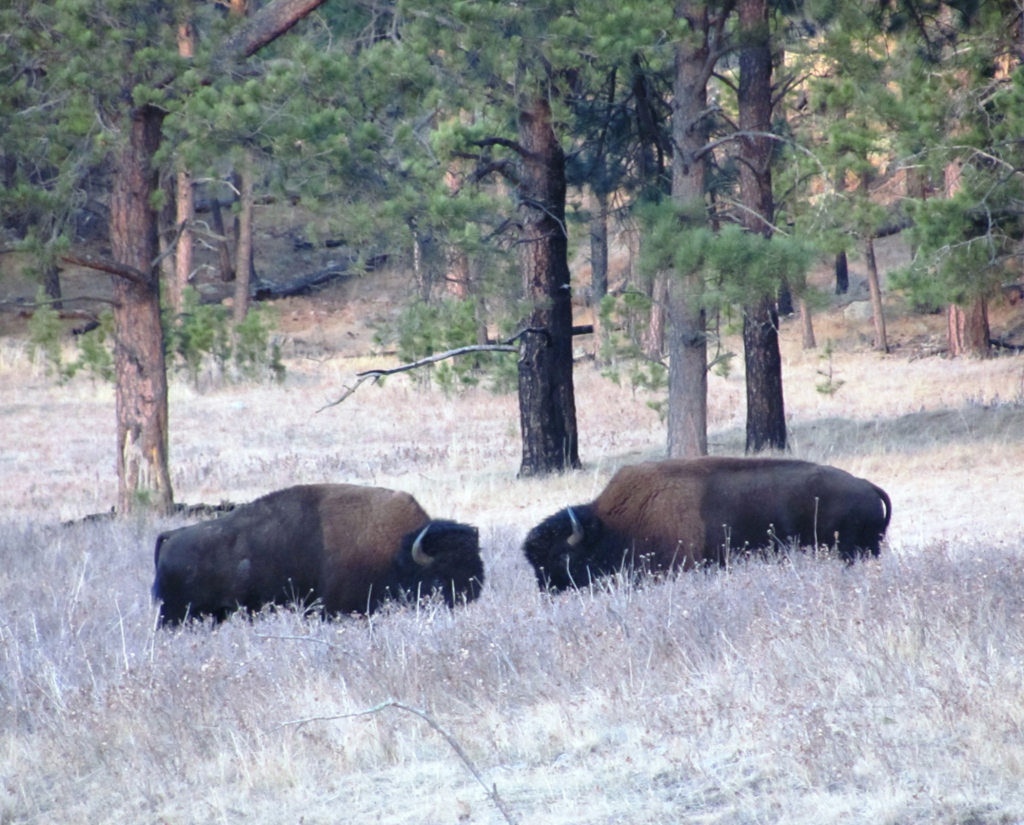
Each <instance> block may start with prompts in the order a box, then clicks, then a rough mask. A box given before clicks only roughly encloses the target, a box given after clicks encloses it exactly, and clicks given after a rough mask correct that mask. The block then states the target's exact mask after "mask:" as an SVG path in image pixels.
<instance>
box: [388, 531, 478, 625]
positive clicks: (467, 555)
mask: <svg viewBox="0 0 1024 825" xmlns="http://www.w3.org/2000/svg"><path fill="white" fill-rule="evenodd" d="M483 584H484V565H483V561H482V560H481V558H480V536H479V532H478V530H477V529H476V528H475V527H472V526H470V525H468V524H459V523H458V522H455V521H443V520H435V521H431V522H428V523H427V525H426V527H424V528H423V529H422V530H417V531H415V532H412V533H409V534H408V535H406V536H405V538H403V539H402V547H401V549H400V550H399V552H398V554H397V555H396V556H395V558H394V562H393V564H392V569H391V575H390V578H389V583H388V586H387V588H386V589H387V590H388V591H389V593H390V595H391V596H405V597H407V598H418V597H420V596H429V595H430V594H431V593H433V592H435V591H436V592H438V593H440V594H441V596H442V597H443V598H444V600H445V602H446V603H447V604H448V606H449V607H454V606H455V604H456V603H458V602H471V601H473V600H474V599H476V598H477V597H478V596H479V595H480V590H481V588H483ZM382 595H386V594H382Z"/></svg>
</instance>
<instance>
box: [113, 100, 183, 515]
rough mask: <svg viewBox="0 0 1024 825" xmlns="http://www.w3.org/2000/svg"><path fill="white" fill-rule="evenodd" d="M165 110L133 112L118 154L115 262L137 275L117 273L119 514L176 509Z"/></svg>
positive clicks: (115, 363)
mask: <svg viewBox="0 0 1024 825" xmlns="http://www.w3.org/2000/svg"><path fill="white" fill-rule="evenodd" d="M162 123H163V113H162V112H160V111H159V110H158V109H156V108H154V107H149V106H144V107H142V108H140V109H136V110H134V111H133V112H132V115H131V118H130V121H129V122H128V123H127V124H126V126H127V127H128V141H127V143H126V145H124V146H123V147H122V148H120V149H119V150H118V151H117V152H116V154H115V157H114V178H113V186H112V191H111V195H110V242H111V248H112V252H113V256H114V260H115V261H117V262H118V263H119V264H122V265H124V266H125V267H129V268H131V269H132V270H134V271H135V273H137V277H133V278H128V277H120V276H118V277H115V278H114V300H115V305H114V326H115V330H116V335H115V337H114V370H115V374H116V377H117V391H116V408H117V483H118V484H117V486H118V491H117V512H118V513H119V514H121V515H125V514H127V513H129V512H131V511H132V510H133V509H134V507H135V506H137V505H138V504H148V505H150V506H152V507H153V508H154V509H156V510H157V511H158V512H160V513H168V512H169V511H170V509H171V504H172V503H173V500H174V498H173V492H172V490H171V478H170V473H169V471H168V466H167V458H168V455H167V452H168V451H167V371H166V367H165V364H164V345H163V342H164V336H163V329H162V328H161V326H160V283H159V278H158V277H157V274H156V272H155V271H154V267H153V261H154V260H155V259H156V257H157V254H158V240H157V225H156V214H155V213H154V212H153V209H152V207H151V205H150V198H151V196H152V194H153V191H154V189H155V187H156V172H155V170H154V169H153V164H152V161H153V156H154V155H155V154H156V150H157V148H158V147H159V145H160V129H161V125H162Z"/></svg>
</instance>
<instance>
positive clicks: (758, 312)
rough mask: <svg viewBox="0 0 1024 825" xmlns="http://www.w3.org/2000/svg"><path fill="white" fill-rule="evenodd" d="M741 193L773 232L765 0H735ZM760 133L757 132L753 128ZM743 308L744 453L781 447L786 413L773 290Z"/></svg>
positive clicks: (760, 225)
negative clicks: (744, 378)
mask: <svg viewBox="0 0 1024 825" xmlns="http://www.w3.org/2000/svg"><path fill="white" fill-rule="evenodd" d="M739 25H740V32H739V35H740V42H741V44H742V46H741V49H740V78H739V94H738V103H739V121H740V122H739V125H740V132H742V133H747V134H746V135H745V136H744V137H743V138H742V139H741V140H740V156H739V169H740V199H741V200H742V202H743V205H744V207H745V209H744V210H743V225H744V227H746V229H747V231H748V232H752V233H758V234H760V235H763V236H764V237H766V238H770V237H771V235H772V226H773V221H774V218H775V203H774V200H773V198H772V169H771V163H772V141H771V139H770V138H768V137H763V136H762V135H763V134H766V133H769V132H771V128H772V53H771V41H770V32H769V28H768V3H767V0H740V2H739ZM755 133H761V134H755ZM752 298H753V300H752V301H751V302H750V303H748V304H747V305H746V306H745V307H744V308H743V353H744V362H745V364H746V373H747V444H746V451H747V452H748V453H756V452H760V451H762V450H768V449H774V450H784V449H786V413H785V404H784V402H783V394H782V356H781V354H780V353H779V314H778V309H777V306H776V302H775V297H774V296H773V295H755V296H752Z"/></svg>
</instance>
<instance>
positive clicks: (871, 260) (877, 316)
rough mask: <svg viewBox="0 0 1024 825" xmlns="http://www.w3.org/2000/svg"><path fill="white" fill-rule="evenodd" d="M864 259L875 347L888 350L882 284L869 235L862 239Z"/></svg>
mask: <svg viewBox="0 0 1024 825" xmlns="http://www.w3.org/2000/svg"><path fill="white" fill-rule="evenodd" d="M864 260H865V264H866V265H867V269H868V289H869V290H870V292H871V315H872V317H873V318H874V321H875V349H876V350H878V351H879V352H888V351H889V339H888V338H887V337H886V334H885V312H884V310H883V308H882V286H881V283H880V282H879V280H878V263H877V261H876V260H875V239H874V237H873V236H871V235H868V236H867V237H866V238H865V239H864Z"/></svg>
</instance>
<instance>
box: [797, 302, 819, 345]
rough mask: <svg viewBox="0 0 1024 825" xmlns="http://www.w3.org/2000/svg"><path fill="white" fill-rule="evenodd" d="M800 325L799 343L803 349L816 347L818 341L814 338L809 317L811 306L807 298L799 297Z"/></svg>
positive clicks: (811, 321)
mask: <svg viewBox="0 0 1024 825" xmlns="http://www.w3.org/2000/svg"><path fill="white" fill-rule="evenodd" d="M800 327H801V329H802V331H803V334H802V336H801V344H802V346H803V348H804V349H816V348H817V346H818V342H817V341H816V340H815V338H814V321H813V320H812V319H811V308H810V307H809V306H808V305H807V299H806V298H801V299H800Z"/></svg>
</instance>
